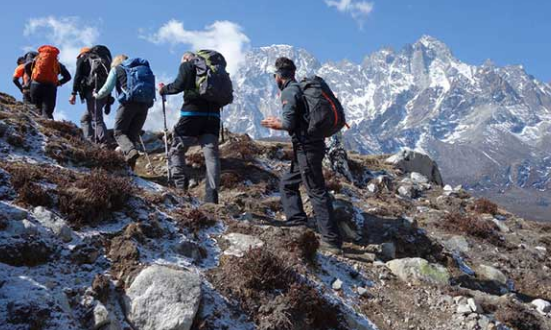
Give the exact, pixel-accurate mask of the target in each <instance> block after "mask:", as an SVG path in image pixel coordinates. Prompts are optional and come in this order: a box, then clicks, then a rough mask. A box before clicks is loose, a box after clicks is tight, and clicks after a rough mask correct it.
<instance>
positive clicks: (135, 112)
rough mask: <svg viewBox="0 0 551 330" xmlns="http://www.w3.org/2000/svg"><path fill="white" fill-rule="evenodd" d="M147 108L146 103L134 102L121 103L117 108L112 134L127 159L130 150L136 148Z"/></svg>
mask: <svg viewBox="0 0 551 330" xmlns="http://www.w3.org/2000/svg"><path fill="white" fill-rule="evenodd" d="M148 110H149V105H148V104H145V103H136V102H127V103H125V104H121V105H120V106H119V109H118V110H117V114H116V116H115V127H114V135H115V140H116V141H117V144H118V145H119V147H120V148H121V150H122V152H123V154H124V157H125V158H126V160H129V154H130V152H131V151H132V150H137V149H136V143H137V142H138V141H139V138H140V133H141V132H142V128H143V125H144V124H145V120H146V119H147V112H148Z"/></svg>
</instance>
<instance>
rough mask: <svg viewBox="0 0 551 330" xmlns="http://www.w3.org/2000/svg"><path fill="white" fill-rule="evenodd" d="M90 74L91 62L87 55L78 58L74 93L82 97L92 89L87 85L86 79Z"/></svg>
mask: <svg viewBox="0 0 551 330" xmlns="http://www.w3.org/2000/svg"><path fill="white" fill-rule="evenodd" d="M89 75H90V62H89V61H88V60H87V57H86V55H84V56H81V57H79V58H78V59H77V68H76V71H75V77H74V78H73V93H72V94H73V95H77V93H79V94H80V97H84V95H86V92H89V91H90V88H89V87H88V86H87V85H86V80H87V79H88V76H89Z"/></svg>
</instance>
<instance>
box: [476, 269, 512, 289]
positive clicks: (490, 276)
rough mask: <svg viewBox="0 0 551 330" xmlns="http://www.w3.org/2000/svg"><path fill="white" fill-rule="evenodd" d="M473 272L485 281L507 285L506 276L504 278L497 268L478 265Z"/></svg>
mask: <svg viewBox="0 0 551 330" xmlns="http://www.w3.org/2000/svg"><path fill="white" fill-rule="evenodd" d="M475 271H476V274H477V275H478V276H480V277H481V278H483V279H485V280H488V281H495V282H497V283H499V284H502V285H507V276H505V274H503V273H502V272H501V271H500V270H499V269H497V268H494V267H491V266H486V265H479V266H478V267H476V269H475Z"/></svg>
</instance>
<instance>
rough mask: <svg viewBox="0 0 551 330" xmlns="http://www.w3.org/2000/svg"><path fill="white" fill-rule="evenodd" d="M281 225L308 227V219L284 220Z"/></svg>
mask: <svg viewBox="0 0 551 330" xmlns="http://www.w3.org/2000/svg"><path fill="white" fill-rule="evenodd" d="M281 226H284V227H308V220H287V221H282V222H281Z"/></svg>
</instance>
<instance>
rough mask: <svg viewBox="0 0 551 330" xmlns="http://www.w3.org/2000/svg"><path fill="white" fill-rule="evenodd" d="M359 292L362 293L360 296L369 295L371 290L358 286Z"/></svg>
mask: <svg viewBox="0 0 551 330" xmlns="http://www.w3.org/2000/svg"><path fill="white" fill-rule="evenodd" d="M358 294H359V295H360V297H367V296H368V295H369V291H368V290H367V289H366V288H364V287H363V286H361V287H359V288H358Z"/></svg>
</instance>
